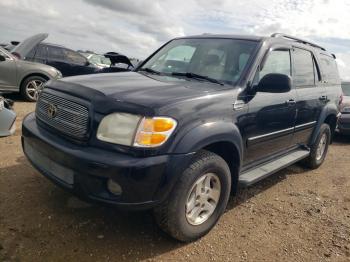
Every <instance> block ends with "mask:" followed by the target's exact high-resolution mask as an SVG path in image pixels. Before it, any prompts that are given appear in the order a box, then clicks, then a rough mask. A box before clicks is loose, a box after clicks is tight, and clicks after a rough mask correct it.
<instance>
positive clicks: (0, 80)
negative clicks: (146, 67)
mask: <svg viewBox="0 0 350 262" xmlns="http://www.w3.org/2000/svg"><path fill="white" fill-rule="evenodd" d="M0 55H2V56H3V57H5V59H6V60H5V61H0V89H1V90H3V91H18V87H17V79H16V77H17V67H16V61H15V59H14V58H12V57H10V56H9V55H7V54H6V53H5V52H3V51H2V50H0Z"/></svg>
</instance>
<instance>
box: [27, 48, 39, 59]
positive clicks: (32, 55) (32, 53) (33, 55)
mask: <svg viewBox="0 0 350 262" xmlns="http://www.w3.org/2000/svg"><path fill="white" fill-rule="evenodd" d="M36 50H37V47H34V48H33V49H32V50H30V52H29V53H28V54H27V55H26V57H25V60H29V61H33V60H34V57H35V53H36Z"/></svg>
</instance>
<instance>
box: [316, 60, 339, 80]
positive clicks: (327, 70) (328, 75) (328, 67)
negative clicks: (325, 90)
mask: <svg viewBox="0 0 350 262" xmlns="http://www.w3.org/2000/svg"><path fill="white" fill-rule="evenodd" d="M320 66H321V74H322V78H323V80H325V81H327V82H328V83H329V84H339V82H340V78H339V73H338V67H337V63H336V61H335V59H334V58H333V57H330V56H328V55H324V54H320Z"/></svg>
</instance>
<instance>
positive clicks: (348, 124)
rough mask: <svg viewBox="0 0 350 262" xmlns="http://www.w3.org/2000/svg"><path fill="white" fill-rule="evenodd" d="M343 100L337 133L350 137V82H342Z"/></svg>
mask: <svg viewBox="0 0 350 262" xmlns="http://www.w3.org/2000/svg"><path fill="white" fill-rule="evenodd" d="M341 87H342V90H343V99H342V101H341V104H340V112H341V116H340V118H339V120H338V128H337V131H338V132H339V133H341V134H344V135H345V134H346V135H350V82H342V84H341Z"/></svg>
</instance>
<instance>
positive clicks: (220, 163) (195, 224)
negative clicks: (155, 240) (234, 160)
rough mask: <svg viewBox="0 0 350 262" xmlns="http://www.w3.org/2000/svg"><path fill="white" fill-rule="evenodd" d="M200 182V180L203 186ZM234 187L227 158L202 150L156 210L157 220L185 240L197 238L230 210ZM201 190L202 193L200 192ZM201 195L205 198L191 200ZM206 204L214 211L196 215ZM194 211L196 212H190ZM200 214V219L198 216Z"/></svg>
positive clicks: (164, 229)
mask: <svg viewBox="0 0 350 262" xmlns="http://www.w3.org/2000/svg"><path fill="white" fill-rule="evenodd" d="M203 179H204V180H203ZM200 181H202V182H200ZM196 182H197V183H200V186H199V185H198V184H196ZM207 182H209V184H208V183H207ZM204 184H206V187H205V190H207V189H208V188H210V189H209V190H207V191H203V190H202V189H203V188H204V187H203V185H204ZM208 185H209V187H208ZM199 188H201V190H199ZM197 190H198V191H197ZM230 190H231V173H230V169H229V167H228V165H227V163H226V162H225V160H224V159H222V158H221V157H220V156H218V155H216V154H214V153H211V152H208V151H204V150H202V151H200V152H198V153H197V154H196V155H195V157H194V159H193V161H192V163H191V164H190V166H189V167H188V168H187V169H186V170H185V171H184V172H183V174H182V175H181V177H180V178H179V181H178V182H177V183H176V184H175V186H174V189H173V191H172V192H171V194H170V195H169V197H168V199H167V200H166V201H165V202H164V203H163V204H162V205H161V206H159V207H157V208H155V209H154V216H155V219H156V222H157V224H158V225H159V227H160V228H161V229H162V230H163V231H164V232H166V233H167V234H169V235H170V236H171V237H173V238H175V239H177V240H179V241H182V242H190V241H194V240H196V239H198V238H200V237H202V236H204V235H206V234H207V233H208V232H209V231H210V230H211V229H212V228H213V227H214V226H215V224H216V223H217V221H218V220H219V218H220V216H221V215H222V214H223V213H224V211H225V209H226V206H227V202H228V199H229V196H230ZM199 191H200V192H202V193H201V194H197V192H199ZM203 192H204V193H203ZM198 195H201V196H202V197H200V198H199V199H197V200H195V201H194V202H191V201H192V200H194V199H196V196H198ZM208 196H209V197H208ZM207 197H208V199H207V200H205V198H207ZM213 199H217V201H216V202H215V201H214V200H213ZM207 202H208V203H207ZM189 203H196V205H190V204H189ZM203 203H205V204H203ZM215 203H216V205H215ZM186 204H187V206H186ZM198 204H199V206H198V207H197V205H198ZM190 206H191V209H190ZM202 206H205V207H204V209H207V208H206V207H210V208H209V209H207V210H210V211H209V212H207V211H201V212H200V213H199V214H200V215H198V216H196V215H195V214H196V213H198V212H196V211H197V210H198V208H199V207H201V208H202ZM213 206H215V207H214V208H213ZM192 207H193V209H192ZM187 209H189V210H187ZM191 210H192V211H194V212H189V211H191ZM186 212H187V213H186ZM191 214H194V215H193V216H190V215H191ZM196 217H197V219H194V218H196Z"/></svg>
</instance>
